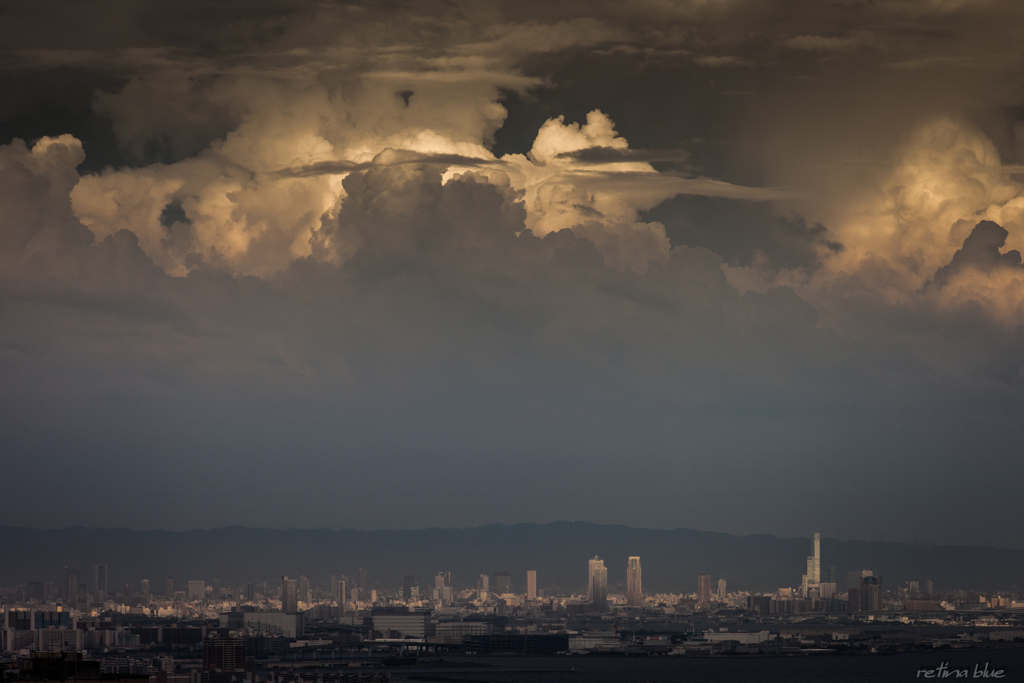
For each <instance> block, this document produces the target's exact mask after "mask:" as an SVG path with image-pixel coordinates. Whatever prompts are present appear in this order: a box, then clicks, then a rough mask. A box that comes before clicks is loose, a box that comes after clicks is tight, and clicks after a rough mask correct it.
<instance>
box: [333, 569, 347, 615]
mask: <svg viewBox="0 0 1024 683" xmlns="http://www.w3.org/2000/svg"><path fill="white" fill-rule="evenodd" d="M347 588H348V581H347V580H346V579H345V577H344V576H339V577H338V581H337V583H336V584H335V593H334V599H335V600H336V601H337V602H338V616H339V617H340V616H341V615H342V614H344V613H345V603H346V602H348V594H347V592H346V590H347Z"/></svg>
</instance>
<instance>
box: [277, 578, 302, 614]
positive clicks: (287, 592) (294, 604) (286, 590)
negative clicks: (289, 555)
mask: <svg viewBox="0 0 1024 683" xmlns="http://www.w3.org/2000/svg"><path fill="white" fill-rule="evenodd" d="M281 611H282V612H284V613H285V614H295V613H297V612H298V611H299V582H298V581H297V580H296V579H289V578H288V577H287V576H282V577H281Z"/></svg>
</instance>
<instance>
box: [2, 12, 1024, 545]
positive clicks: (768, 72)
mask: <svg viewBox="0 0 1024 683" xmlns="http://www.w3.org/2000/svg"><path fill="white" fill-rule="evenodd" d="M1022 34H1024V5H1021V4H1020V3H1018V2H1010V1H1007V2H996V1H988V2H982V1H979V2H967V1H956V0H900V1H894V2H886V3H862V2H854V1H852V0H851V1H850V2H835V3H821V2H817V1H816V0H815V1H806V2H793V1H786V2H782V1H781V0H780V1H778V2H763V1H760V0H759V1H756V2H755V1H753V0H750V1H743V0H719V1H714V0H692V1H685V0H677V1H672V0H636V1H634V2H621V1H619V2H608V3H602V2H578V3H577V2H555V3H552V2H522V1H517V2H508V3H503V2H479V1H471V2H470V1H467V2H437V3H422V2H416V3H401V2H384V3H382V2H365V3H360V2H348V3H346V2H305V3H303V2H278V1H276V0H264V1H262V2H259V1H257V2H254V1H252V0H248V1H247V2H236V1H235V0H218V1H216V2H148V3H136V2H123V1H116V0H108V1H105V2H96V3H88V4H84V3H80V2H72V1H68V2H54V1H47V0H44V1H42V2H39V1H34V2H28V1H25V2H19V1H9V2H6V3H4V5H3V6H2V8H0V45H2V46H3V48H2V50H0V92H3V93H4V95H3V97H2V98H0V453H2V454H3V455H2V457H3V462H2V466H3V467H2V471H3V477H2V481H3V483H4V487H3V488H4V495H3V496H2V500H0V523H4V524H14V525H26V526H43V527H51V526H64V525H71V524H81V525H87V526H125V527H132V528H168V529H184V528H194V527H212V526H223V525H228V524H243V525H252V526H257V525H258V526H272V527H333V528H341V527H353V528H359V529H372V528H411V527H424V526H474V525H478V524H485V523H492V522H508V523H511V522H522V521H528V522H545V521H551V520H559V519H568V520H588V521H594V522H615V523H622V524H628V525H634V526H651V527H693V528H698V529H706V530H713V531H725V532H732V533H772V534H782V535H807V534H810V533H812V532H814V531H821V532H822V533H824V534H826V535H828V536H830V537H837V538H860V539H877V538H880V537H881V538H884V539H886V540H905V541H921V542H941V543H983V544H992V545H1001V546H1014V547H1024V531H1022V530H1021V529H1020V525H1019V523H1018V520H1019V519H1020V518H1021V515H1022V513H1024V499H1022V497H1021V496H1020V495H1019V490H1020V482H1021V481H1022V477H1024V463H1022V461H1021V455H1020V454H1021V437H1022V434H1021V431H1022V429H1021V424H1022V420H1021V416H1022V410H1024V400H1022V399H1024V353H1022V351H1024V348H1022V346H1024V345H1022V342H1024V327H1022V323H1024V268H1022V267H1021V265H1020V264H1021V259H1020V255H1019V253H1017V252H1016V251H1014V250H1017V251H1019V250H1021V249H1024V174H1022V172H1024V166H1022V164H1024V92H1022V88H1021V75H1022V74H1021V71H1022V66H1021V65H1024V59H1022V58H1024V54H1022V52H1024V47H1022V46H1024V40H1022V39H1024V35H1022ZM983 221H985V222H983ZM979 224H981V225H980V226H979ZM976 226H979V227H977V229H976Z"/></svg>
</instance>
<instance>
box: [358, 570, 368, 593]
mask: <svg viewBox="0 0 1024 683" xmlns="http://www.w3.org/2000/svg"><path fill="white" fill-rule="evenodd" d="M367 588H368V585H367V583H366V570H365V569H360V570H359V591H360V593H361V594H365V593H366V589H367Z"/></svg>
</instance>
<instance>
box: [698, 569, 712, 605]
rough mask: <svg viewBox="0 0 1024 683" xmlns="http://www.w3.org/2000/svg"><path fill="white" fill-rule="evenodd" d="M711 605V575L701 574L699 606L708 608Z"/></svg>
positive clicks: (699, 578) (699, 579)
mask: <svg viewBox="0 0 1024 683" xmlns="http://www.w3.org/2000/svg"><path fill="white" fill-rule="evenodd" d="M709 604H711V575H710V574H700V575H699V576H698V577H697V606H698V607H707V606H708V605H709Z"/></svg>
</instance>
